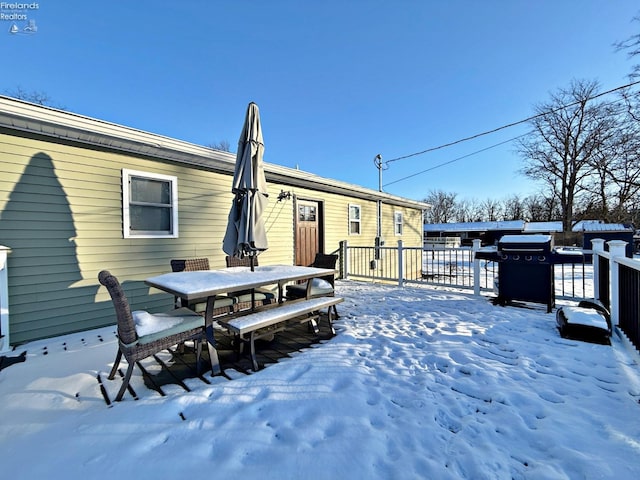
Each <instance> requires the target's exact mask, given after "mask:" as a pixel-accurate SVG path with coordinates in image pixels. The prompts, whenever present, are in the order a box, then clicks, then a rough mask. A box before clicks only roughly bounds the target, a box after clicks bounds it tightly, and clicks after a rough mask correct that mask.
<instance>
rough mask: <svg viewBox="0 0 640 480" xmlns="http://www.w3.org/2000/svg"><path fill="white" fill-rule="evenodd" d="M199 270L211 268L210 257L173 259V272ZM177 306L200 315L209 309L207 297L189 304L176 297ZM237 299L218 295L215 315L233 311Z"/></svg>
mask: <svg viewBox="0 0 640 480" xmlns="http://www.w3.org/2000/svg"><path fill="white" fill-rule="evenodd" d="M198 270H210V267H209V259H208V258H187V259H178V260H171V271H173V272H194V271H198ZM175 301H176V306H182V307H188V308H190V309H191V310H193V311H194V312H196V313H199V314H200V315H204V312H205V310H206V309H207V299H206V298H201V299H198V300H195V301H194V302H191V303H190V304H188V305H184V304H183V303H181V301H180V299H179V298H176V299H175ZM234 303H235V300H234V299H233V298H230V297H225V296H217V297H216V303H215V305H216V308H214V310H213V316H214V317H217V316H219V315H226V314H228V313H230V312H232V311H233V305H234Z"/></svg>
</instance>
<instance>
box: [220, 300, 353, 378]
mask: <svg viewBox="0 0 640 480" xmlns="http://www.w3.org/2000/svg"><path fill="white" fill-rule="evenodd" d="M343 300H344V299H343V298H340V297H317V298H310V299H301V300H289V301H287V302H284V303H282V304H279V305H277V306H270V307H265V308H263V309H261V310H257V311H254V312H249V313H247V314H244V315H239V316H234V317H228V318H224V317H223V318H218V319H217V321H218V323H219V324H220V325H222V326H223V327H225V328H227V329H228V330H229V331H231V332H232V333H234V334H235V335H236V336H237V337H238V339H239V340H240V342H241V343H240V345H239V348H240V353H242V346H243V345H244V342H247V343H249V345H250V348H251V361H252V362H253V370H254V371H257V370H258V368H259V367H258V361H257V359H256V348H255V341H256V340H257V339H259V338H262V337H266V336H269V335H272V334H274V333H276V332H281V331H282V330H284V329H285V328H286V326H287V323H288V322H292V321H297V322H309V324H310V325H311V326H312V327H313V330H314V332H315V333H316V334H317V333H318V331H319V330H318V324H317V322H316V319H317V318H318V317H319V316H320V310H322V309H323V308H327V309H328V311H327V319H328V322H329V326H330V327H331V333H333V334H334V335H335V333H336V332H335V330H334V328H333V320H332V314H331V308H330V307H333V306H335V305H337V304H338V303H340V302H342V301H343ZM245 335H249V337H246V336H245Z"/></svg>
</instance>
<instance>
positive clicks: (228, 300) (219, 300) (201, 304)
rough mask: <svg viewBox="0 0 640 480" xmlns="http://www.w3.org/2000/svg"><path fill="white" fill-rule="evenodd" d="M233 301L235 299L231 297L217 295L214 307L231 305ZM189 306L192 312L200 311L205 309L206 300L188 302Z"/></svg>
mask: <svg viewBox="0 0 640 480" xmlns="http://www.w3.org/2000/svg"><path fill="white" fill-rule="evenodd" d="M234 303H236V301H235V299H234V298H233V297H225V296H217V297H216V303H215V304H214V308H221V307H232V306H233V304H234ZM189 308H191V310H193V311H194V312H198V313H201V312H204V311H205V310H206V309H207V302H206V300H205V301H197V303H192V304H190V305H189Z"/></svg>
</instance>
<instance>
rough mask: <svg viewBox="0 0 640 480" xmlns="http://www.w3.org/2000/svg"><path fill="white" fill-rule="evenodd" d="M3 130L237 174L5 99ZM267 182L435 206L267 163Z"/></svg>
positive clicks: (207, 154)
mask: <svg viewBox="0 0 640 480" xmlns="http://www.w3.org/2000/svg"><path fill="white" fill-rule="evenodd" d="M0 127H4V128H6V129H9V130H18V131H21V132H26V133H31V134H36V135H44V136H47V137H53V138H57V139H61V140H66V141H71V142H76V143H81V144H86V145H91V146H96V147H100V148H106V149H111V150H117V151H123V152H127V153H133V154H136V155H143V156H149V157H154V158H161V159H164V160H171V161H175V162H179V163H184V164H188V165H192V166H197V167H201V168H205V169H208V170H211V171H215V172H218V173H225V174H231V175H232V174H233V171H234V169H235V160H236V156H235V154H233V153H229V152H223V151H219V150H214V149H212V148H208V147H204V146H201V145H196V144H193V143H189V142H185V141H182V140H178V139H175V138H170V137H166V136H163V135H158V134H155V133H150V132H145V131H143V130H138V129H135V128H131V127H125V126H122V125H118V124H115V123H111V122H106V121H104V120H98V119H95V118H91V117H87V116H84V115H79V114H77V113H72V112H67V111H63V110H59V109H56V108H52V107H47V106H42V105H36V104H33V103H30V102H26V101H24V100H18V99H15V98H12V97H7V96H4V95H0ZM264 168H265V176H266V178H267V181H271V182H277V183H282V184H284V185H290V186H296V187H303V188H313V189H315V190H320V191H324V192H328V193H335V194H339V195H348V196H351V197H355V198H361V199H366V200H375V201H377V200H381V201H383V202H385V203H388V204H391V205H397V206H403V207H411V208H417V209H427V208H430V207H431V205H429V204H428V203H425V202H420V201H417V200H411V199H408V198H404V197H399V196H396V195H391V194H388V193H385V192H379V191H377V190H373V189H370V188H365V187H361V186H359V185H355V184H351V183H346V182H342V181H339V180H335V179H331V178H325V177H321V176H318V175H314V174H312V173H309V172H305V171H302V170H297V169H293V168H288V167H283V166H279V165H275V164H271V163H267V162H265V165H264Z"/></svg>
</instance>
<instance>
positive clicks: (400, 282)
mask: <svg viewBox="0 0 640 480" xmlns="http://www.w3.org/2000/svg"><path fill="white" fill-rule="evenodd" d="M403 256H404V252H403V251H402V240H398V286H399V287H403V286H404V268H403V267H404V264H403V262H402V257H403Z"/></svg>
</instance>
